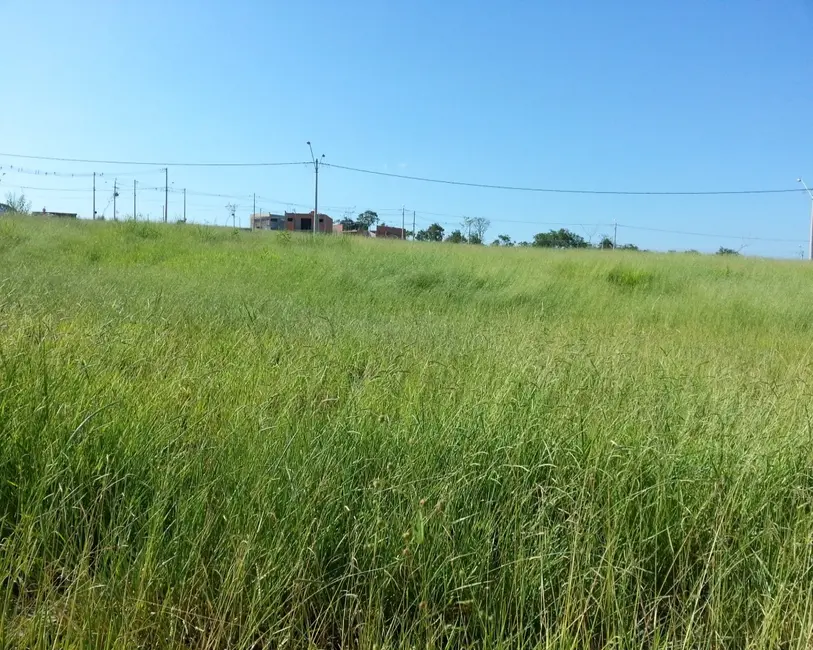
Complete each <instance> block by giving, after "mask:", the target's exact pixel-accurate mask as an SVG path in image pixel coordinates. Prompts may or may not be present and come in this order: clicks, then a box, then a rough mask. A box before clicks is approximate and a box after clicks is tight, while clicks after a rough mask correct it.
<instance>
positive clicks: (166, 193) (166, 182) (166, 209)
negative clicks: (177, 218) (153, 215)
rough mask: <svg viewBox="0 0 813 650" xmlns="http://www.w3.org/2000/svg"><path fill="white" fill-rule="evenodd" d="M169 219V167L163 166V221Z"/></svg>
mask: <svg viewBox="0 0 813 650" xmlns="http://www.w3.org/2000/svg"><path fill="white" fill-rule="evenodd" d="M168 219H169V167H164V223H166V222H167V220H168Z"/></svg>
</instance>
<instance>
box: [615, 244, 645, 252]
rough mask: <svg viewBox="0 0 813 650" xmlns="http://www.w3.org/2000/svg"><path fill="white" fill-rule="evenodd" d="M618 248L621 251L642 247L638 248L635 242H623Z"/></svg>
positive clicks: (637, 249) (635, 249) (636, 249)
mask: <svg viewBox="0 0 813 650" xmlns="http://www.w3.org/2000/svg"><path fill="white" fill-rule="evenodd" d="M618 250H620V251H639V250H641V249H640V248H638V247H637V246H636V245H635V244H622V245H621V246H619V247H618Z"/></svg>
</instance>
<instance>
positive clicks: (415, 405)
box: [0, 218, 813, 650]
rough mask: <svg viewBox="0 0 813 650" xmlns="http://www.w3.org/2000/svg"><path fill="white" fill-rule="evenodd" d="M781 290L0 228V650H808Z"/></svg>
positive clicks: (646, 266) (697, 270) (805, 419)
mask: <svg viewBox="0 0 813 650" xmlns="http://www.w3.org/2000/svg"><path fill="white" fill-rule="evenodd" d="M812 335H813V267H810V266H808V265H806V264H801V263H790V262H771V261H764V260H746V259H731V258H725V259H720V258H705V257H698V256H683V255H651V254H636V253H621V252H609V251H594V252H574V253H562V252H541V251H537V250H513V249H512V250H493V249H482V248H474V247H466V246H450V245H420V244H409V243H402V242H383V241H363V240H356V239H352V240H351V239H340V238H327V237H320V238H317V239H313V238H311V237H307V236H304V237H296V236H293V237H291V236H273V235H263V234H258V233H245V232H237V231H232V230H228V229H215V228H203V227H196V226H192V225H189V224H187V225H183V226H181V225H175V226H159V225H155V224H146V223H104V224H102V223H87V222H84V223H83V222H76V223H65V222H57V221H45V220H40V219H36V218H27V219H26V218H16V219H8V218H6V219H3V220H2V221H0V646H3V647H20V648H23V647H25V648H79V647H97V648H106V647H115V648H133V647H143V648H282V647H288V648H305V647H314V648H316V647H318V648H327V647H359V648H373V647H376V648H396V647H397V648H401V647H404V648H406V647H410V648H411V647H431V648H452V647H455V648H457V647H478V648H482V647H489V648H520V647H522V648H535V647H541V648H676V647H686V648H689V647H691V648H787V649H789V650H790V649H799V650H801V649H802V648H809V647H810V646H811V644H813V430H812V429H811V415H812V414H813V399H811V397H812V396H813V374H811V362H812V361H813V358H812V357H811V344H812V343H813V336H812Z"/></svg>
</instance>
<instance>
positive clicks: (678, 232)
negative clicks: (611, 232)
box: [617, 223, 806, 244]
mask: <svg viewBox="0 0 813 650" xmlns="http://www.w3.org/2000/svg"><path fill="white" fill-rule="evenodd" d="M617 225H618V227H619V228H627V229H629V230H645V231H648V232H661V233H665V234H669V235H687V236H691V237H711V238H713V239H745V240H748V241H768V242H777V243H781V244H798V243H801V242H802V241H806V240H801V239H780V238H777V237H748V236H743V235H715V234H713V233H708V232H690V231H685V230H666V229H664V228H649V227H647V226H627V225H625V224H623V223H619V224H617Z"/></svg>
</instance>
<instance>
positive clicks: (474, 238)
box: [469, 233, 483, 246]
mask: <svg viewBox="0 0 813 650" xmlns="http://www.w3.org/2000/svg"><path fill="white" fill-rule="evenodd" d="M469 243H470V244H474V245H475V246H482V245H483V239H482V237H480V235H478V234H477V233H474V234H473V235H472V236H471V237H469Z"/></svg>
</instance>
